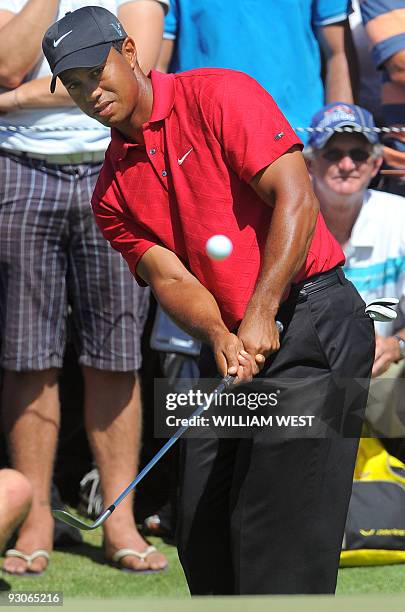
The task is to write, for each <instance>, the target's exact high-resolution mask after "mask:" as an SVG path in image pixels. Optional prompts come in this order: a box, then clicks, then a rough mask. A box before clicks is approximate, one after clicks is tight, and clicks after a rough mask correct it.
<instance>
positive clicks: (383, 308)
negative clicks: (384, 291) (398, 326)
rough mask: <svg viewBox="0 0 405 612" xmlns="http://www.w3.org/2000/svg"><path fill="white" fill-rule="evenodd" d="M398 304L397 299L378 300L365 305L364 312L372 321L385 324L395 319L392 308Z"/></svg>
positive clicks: (395, 314) (395, 315)
mask: <svg viewBox="0 0 405 612" xmlns="http://www.w3.org/2000/svg"><path fill="white" fill-rule="evenodd" d="M398 303H399V300H398V299H397V298H378V299H376V300H373V301H372V302H370V303H369V304H367V306H366V309H365V312H366V314H367V315H368V316H369V317H370V318H371V319H373V320H374V321H381V322H383V323H387V322H389V321H394V320H395V319H396V318H397V313H396V311H395V310H394V308H393V307H394V306H396V305H397V304H398Z"/></svg>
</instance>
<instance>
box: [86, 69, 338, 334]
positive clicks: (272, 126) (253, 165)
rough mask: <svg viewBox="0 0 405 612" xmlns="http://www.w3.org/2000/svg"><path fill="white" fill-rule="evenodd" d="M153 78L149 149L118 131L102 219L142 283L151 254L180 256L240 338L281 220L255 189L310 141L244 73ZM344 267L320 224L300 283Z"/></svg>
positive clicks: (97, 194) (104, 174)
mask: <svg viewBox="0 0 405 612" xmlns="http://www.w3.org/2000/svg"><path fill="white" fill-rule="evenodd" d="M151 79H152V87H153V108H152V114H151V118H150V121H149V122H148V123H145V124H144V125H143V134H144V139H145V146H141V145H138V144H134V143H128V142H126V141H125V139H124V138H123V136H122V135H121V134H120V133H119V132H118V131H116V130H112V141H111V144H110V146H109V148H108V151H107V153H106V158H105V162H104V166H103V169H102V171H101V173H100V176H99V179H98V182H97V185H96V188H95V191H94V195H93V199H92V206H93V210H94V213H95V215H96V220H97V223H98V225H99V227H100V228H101V230H102V232H103V234H104V236H105V238H106V239H107V240H109V241H110V243H111V245H112V246H113V247H114V248H115V249H117V250H118V251H119V252H120V253H121V254H122V255H123V257H124V258H125V259H126V261H127V263H128V266H129V268H130V270H131V272H132V273H133V274H134V275H135V276H136V266H137V264H138V262H139V260H140V258H141V257H142V255H143V254H144V253H145V251H147V249H149V248H150V247H151V246H154V245H157V244H158V245H161V246H164V247H166V248H168V249H170V250H171V251H174V252H175V253H176V254H177V256H178V257H179V258H180V259H181V261H182V262H183V263H184V264H185V265H186V267H187V268H188V269H189V270H190V271H191V272H192V273H193V274H194V275H195V276H196V277H197V278H198V279H199V280H200V282H201V283H202V284H203V285H205V287H207V288H208V289H209V291H211V293H212V294H213V295H214V296H215V298H216V300H217V302H218V305H219V307H220V309H221V313H222V316H223V319H224V321H225V323H226V325H227V326H228V327H229V328H230V329H232V328H233V327H235V326H236V325H237V323H238V322H239V321H240V320H241V319H242V317H243V314H244V312H245V308H246V305H247V303H248V301H249V299H250V297H251V295H252V292H253V289H254V287H255V283H256V280H257V276H258V273H259V270H260V262H261V255H262V252H263V249H264V246H265V241H266V238H267V234H268V230H269V224H270V220H271V208H269V206H267V205H266V204H265V203H264V202H263V201H262V200H261V199H260V198H259V196H258V195H257V194H256V192H255V191H254V190H253V189H252V188H251V187H250V186H249V181H251V179H252V178H253V177H254V176H255V175H256V174H257V173H258V172H259V171H260V170H262V169H263V168H265V167H266V166H268V165H269V164H271V163H272V162H273V161H274V160H276V159H277V158H278V157H280V156H281V155H283V154H284V153H285V152H286V151H288V149H290V148H291V147H292V146H293V145H295V144H297V143H298V144H300V140H299V138H298V137H297V136H296V134H295V132H294V131H293V129H292V128H291V127H290V125H289V124H288V123H287V120H286V119H285V117H284V116H283V115H282V113H281V112H280V110H279V109H278V107H277V106H276V104H275V102H274V101H273V99H272V98H271V96H270V95H269V94H268V93H267V92H266V91H265V90H264V89H263V88H262V87H261V86H260V85H259V84H258V83H257V82H256V81H255V80H254V79H252V78H250V77H249V76H247V75H245V74H243V73H241V72H235V71H231V70H221V69H217V68H209V69H208V68H207V69H200V70H191V71H189V72H184V73H180V74H167V75H165V74H161V73H159V72H155V71H152V73H151ZM214 234H225V235H226V236H228V237H229V238H230V239H231V240H232V243H233V251H232V254H231V255H230V257H228V259H226V260H224V261H221V262H216V261H213V260H211V259H210V258H209V257H207V255H206V252H205V244H206V242H207V240H208V238H210V237H211V236H212V235H214ZM340 263H344V255H343V252H342V250H341V248H340V247H339V245H338V243H337V242H336V241H335V240H334V238H333V237H332V235H331V234H330V233H329V231H328V230H327V228H326V225H325V223H324V221H323V218H322V217H321V215H319V217H318V222H317V226H316V230H315V234H314V237H313V239H312V243H311V247H310V249H309V253H308V257H307V259H306V262H305V264H304V266H303V268H302V270H301V271H300V273H299V274H298V275H297V277H296V279H294V280H295V282H298V281H300V280H302V279H305V278H307V277H309V276H311V275H313V274H316V273H318V272H323V271H326V270H329V269H331V268H333V267H334V266H336V265H337V264H340ZM136 277H137V276H136ZM137 280H138V282H139V283H140V284H142V281H141V279H139V277H137Z"/></svg>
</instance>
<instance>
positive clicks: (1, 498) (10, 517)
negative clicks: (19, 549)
mask: <svg viewBox="0 0 405 612" xmlns="http://www.w3.org/2000/svg"><path fill="white" fill-rule="evenodd" d="M31 498H32V489H31V485H30V483H29V481H28V480H27V479H26V478H25V476H23V475H22V474H20V472H16V471H15V470H9V469H7V468H6V469H4V470H1V471H0V553H1V552H2V551H3V549H4V547H5V545H6V544H7V540H8V539H9V537H10V536H11V534H12V533H13V531H14V529H16V527H18V525H19V524H20V523H21V522H22V521H23V520H24V518H25V517H26V515H27V513H28V511H29V509H30V505H31Z"/></svg>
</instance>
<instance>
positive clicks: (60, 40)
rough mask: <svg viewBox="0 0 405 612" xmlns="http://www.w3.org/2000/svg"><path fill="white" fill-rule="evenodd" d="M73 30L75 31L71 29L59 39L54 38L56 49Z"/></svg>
mask: <svg viewBox="0 0 405 612" xmlns="http://www.w3.org/2000/svg"><path fill="white" fill-rule="evenodd" d="M72 32H73V30H70V32H66V34H64V35H63V36H61V37H60V38H58V40H54V41H53V46H54V47H55V49H56V47H57V46H58V45H59V44H60V43H61V42H62V40H63V39H64V38H66V36H69V34H71V33H72Z"/></svg>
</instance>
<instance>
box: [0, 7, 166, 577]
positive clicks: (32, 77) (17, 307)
mask: <svg viewBox="0 0 405 612" xmlns="http://www.w3.org/2000/svg"><path fill="white" fill-rule="evenodd" d="M91 4H95V5H97V6H101V7H103V8H108V9H110V10H111V11H112V12H113V13H114V14H116V15H117V14H118V16H119V18H120V20H121V22H122V23H123V24H124V27H126V28H127V30H128V31H129V32H131V33H132V34H133V35H135V36H136V38H137V41H138V42H139V47H140V59H141V62H142V66H143V69H144V70H145V71H147V70H149V68H150V67H151V66H152V65H153V64H154V62H155V60H156V57H157V55H158V52H159V48H160V43H161V38H162V31H163V17H164V11H165V10H166V9H167V5H168V0H159V1H158V0H131V1H128V0H100V1H93V2H92V3H91ZM86 5H87V3H86V2H82V1H81V0H71V1H65V0H60V1H59V0H0V66H1V69H0V86H2V88H3V89H2V90H0V91H2V93H1V94H0V115H1V117H0V119H1V122H0V126H1V127H2V129H1V131H0V175H1V176H2V180H1V186H0V200H1V209H0V227H1V229H0V244H1V246H0V282H1V289H0V295H1V299H0V312H1V325H2V327H1V330H2V350H1V366H2V367H3V369H4V371H5V375H4V389H3V397H2V411H3V415H4V425H5V431H6V434H7V436H8V442H9V448H10V456H11V461H12V464H13V467H15V468H17V469H18V470H19V471H21V472H22V473H23V474H24V475H25V476H26V477H27V478H28V479H29V481H30V482H31V485H32V488H33V501H32V506H31V509H30V511H29V513H28V515H27V518H26V520H25V521H24V522H23V524H22V526H21V528H20V530H19V534H18V539H17V542H16V546H15V549H13V551H7V552H6V560H5V562H4V566H3V569H4V570H6V571H7V572H9V573H13V574H22V573H26V572H30V573H41V572H42V571H44V570H45V569H46V567H47V564H48V561H49V553H50V551H51V549H52V540H53V519H52V515H51V508H50V500H49V491H50V483H51V478H52V466H53V461H54V455H55V448H56V443H57V436H58V429H59V418H60V417H59V401H58V385H57V382H58V371H59V369H60V367H61V365H62V360H63V353H64V348H65V341H66V320H67V313H68V304H69V305H71V307H72V313H73V320H74V323H75V326H74V327H75V338H76V340H77V343H76V345H77V350H78V355H79V363H80V365H81V366H82V371H83V375H84V382H85V425H86V429H87V433H88V436H89V439H90V444H91V447H92V450H93V453H94V456H95V460H96V463H97V466H98V468H99V471H100V476H101V484H102V489H103V495H104V498H105V500H106V502H109V501H112V500H113V499H115V497H116V496H117V495H118V494H119V492H120V491H121V490H122V489H123V488H124V487H125V486H126V485H127V484H128V482H130V481H131V480H132V478H133V477H134V472H135V471H136V467H137V459H138V448H139V435H140V422H141V416H140V397H139V384H138V377H137V376H136V371H137V370H138V369H139V367H140V360H141V356H140V335H141V332H142V328H143V323H144V319H145V315H146V308H147V302H148V294H147V293H146V292H145V291H143V290H142V289H139V288H137V287H136V284H135V283H134V282H133V279H132V277H131V275H130V273H129V272H128V270H127V269H126V266H125V264H124V263H123V262H122V260H121V258H120V256H119V254H118V253H115V252H114V251H113V250H112V249H111V248H110V247H108V246H107V245H106V243H105V241H104V239H103V238H102V236H101V234H100V232H99V230H98V229H97V227H96V225H95V223H94V221H93V216H92V213H91V208H90V197H91V194H92V191H93V188H94V185H95V181H96V179H97V176H98V174H99V170H100V168H101V162H102V160H103V158H104V151H105V149H106V146H107V145H108V141H109V131H108V130H107V129H106V128H104V127H103V126H100V124H99V123H96V122H95V121H92V120H89V119H88V118H87V117H86V116H85V115H84V114H83V113H81V111H79V109H77V108H76V107H74V105H73V104H72V103H71V101H70V98H69V96H68V94H67V93H66V92H65V90H64V88H63V87H58V89H57V92H56V95H55V96H53V95H51V94H50V92H49V84H50V72H49V69H48V67H47V64H46V62H45V60H44V58H43V56H42V54H41V41H42V37H43V34H44V32H45V30H46V29H47V28H48V26H49V25H50V24H51V23H52V22H53V21H54V20H55V19H56V18H60V17H62V16H63V15H64V13H65V12H66V11H67V10H71V11H73V10H75V9H77V8H80V7H83V6H86ZM162 9H163V10H162ZM117 27H118V26H117ZM118 35H119V32H118ZM123 38H125V33H123ZM60 42H61V40H56V41H54V44H55V47H56V46H57V45H59V44H60ZM16 43H17V44H18V53H17V52H10V50H11V49H12V48H14V46H15V45H16ZM146 43H147V44H146ZM21 126H22V127H21ZM24 126H29V129H28V130H27V129H25V130H24V129H23V127H24ZM32 127H34V129H32ZM72 127H73V128H74V129H73V130H72V129H68V128H72ZM132 502H133V499H132V498H130V497H128V498H127V500H126V502H125V503H123V504H122V505H121V506H120V510H119V511H118V512H117V513H116V514H115V515H114V517H112V519H111V520H110V521H108V523H107V524H106V526H105V530H104V545H105V554H106V558H107V559H108V560H109V561H111V562H116V563H118V564H119V566H120V567H125V568H127V569H132V570H137V571H143V570H161V569H163V568H164V567H165V566H166V564H167V563H166V559H165V557H164V556H163V555H162V554H160V553H159V552H157V551H156V550H155V549H154V548H153V547H148V545H147V543H146V542H145V541H144V540H143V538H142V537H141V536H140V534H139V533H138V531H137V529H136V525H135V522H134V518H133V512H132ZM128 549H130V550H128ZM33 554H34V557H35V558H34V559H33V557H32V555H33Z"/></svg>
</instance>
